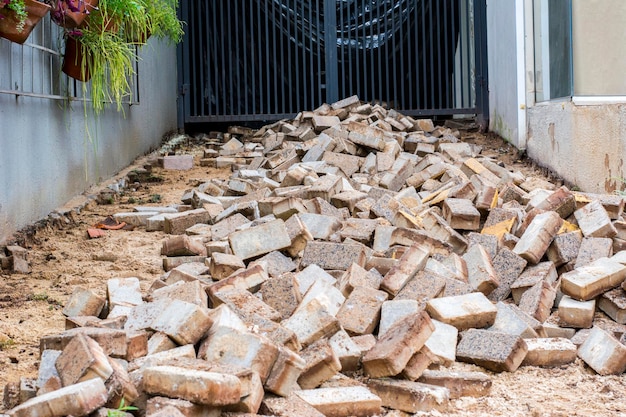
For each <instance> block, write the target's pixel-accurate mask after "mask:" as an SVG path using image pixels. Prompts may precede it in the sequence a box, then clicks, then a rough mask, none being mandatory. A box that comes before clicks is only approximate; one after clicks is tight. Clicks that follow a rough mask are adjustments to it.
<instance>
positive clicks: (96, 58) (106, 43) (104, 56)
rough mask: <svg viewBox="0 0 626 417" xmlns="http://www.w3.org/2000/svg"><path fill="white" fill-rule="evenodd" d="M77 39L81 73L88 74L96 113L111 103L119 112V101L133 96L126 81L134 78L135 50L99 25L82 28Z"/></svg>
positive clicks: (116, 34) (116, 33) (120, 103)
mask: <svg viewBox="0 0 626 417" xmlns="http://www.w3.org/2000/svg"><path fill="white" fill-rule="evenodd" d="M81 31H82V36H80V37H78V38H77V40H78V42H79V45H80V48H81V52H82V54H81V55H82V61H81V63H80V65H81V71H83V72H85V73H86V72H87V71H88V72H89V73H90V74H91V99H92V100H93V108H94V111H95V112H96V113H100V112H101V111H102V110H103V109H104V106H105V104H106V103H108V102H113V103H115V104H116V105H117V109H118V111H119V110H121V109H122V102H123V100H124V99H125V98H126V97H129V96H130V95H131V94H132V88H131V85H130V82H129V79H130V77H131V76H132V75H134V73H135V70H134V67H133V62H134V61H135V60H136V59H137V56H136V53H135V49H134V47H133V46H132V45H130V44H129V43H127V42H126V41H125V40H124V39H122V38H121V37H120V34H119V33H118V32H112V31H107V30H104V28H103V27H100V26H98V25H89V27H87V28H85V29H81Z"/></svg>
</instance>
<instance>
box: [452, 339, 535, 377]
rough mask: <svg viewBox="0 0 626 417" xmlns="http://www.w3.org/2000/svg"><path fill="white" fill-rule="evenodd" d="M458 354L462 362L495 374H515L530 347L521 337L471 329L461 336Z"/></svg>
mask: <svg viewBox="0 0 626 417" xmlns="http://www.w3.org/2000/svg"><path fill="white" fill-rule="evenodd" d="M456 352H457V358H458V359H459V360H460V361H463V362H468V363H473V364H476V365H479V366H482V367H483V368H485V369H488V370H490V371H493V372H503V371H506V372H514V371H515V370H516V369H517V368H518V367H519V366H520V365H521V363H522V361H523V360H524V358H525V357H526V353H527V352H528V347H527V345H526V343H525V342H524V340H523V339H522V338H521V337H519V336H515V335H511V334H507V333H501V332H492V331H489V330H482V329H469V330H467V331H465V332H464V333H463V334H462V335H461V341H460V342H459V344H458V346H457V351H456Z"/></svg>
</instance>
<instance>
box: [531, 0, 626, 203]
mask: <svg viewBox="0 0 626 417" xmlns="http://www.w3.org/2000/svg"><path fill="white" fill-rule="evenodd" d="M624 22H626V2H625V1H624V0H574V1H573V3H572V43H573V45H572V49H573V61H574V63H573V65H574V68H573V73H574V96H573V97H572V98H571V99H567V100H565V101H563V100H561V101H552V102H543V103H539V104H537V105H534V106H532V107H529V109H528V112H527V117H528V141H527V148H526V149H527V152H528V155H529V156H530V157H531V158H532V159H533V160H535V161H536V162H538V163H539V164H540V165H542V166H544V167H547V168H549V169H551V170H552V171H554V172H555V173H557V174H558V175H559V176H561V177H563V179H565V180H566V181H567V182H569V183H570V184H572V185H576V186H577V187H579V188H580V189H582V190H584V191H589V192H598V193H612V192H614V191H615V190H616V189H620V190H623V189H624V182H623V181H622V179H624V178H626V169H625V167H624V157H625V155H626V99H624V97H623V96H625V95H626V75H625V74H626V72H625V68H626V26H625V25H624ZM527 55H528V54H527ZM526 59H527V60H530V59H532V56H527V57H526ZM616 96H622V97H621V98H620V97H616Z"/></svg>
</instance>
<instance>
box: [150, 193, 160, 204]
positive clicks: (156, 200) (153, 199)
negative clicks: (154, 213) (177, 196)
mask: <svg viewBox="0 0 626 417" xmlns="http://www.w3.org/2000/svg"><path fill="white" fill-rule="evenodd" d="M149 201H150V202H151V203H160V202H161V194H152V195H151V196H150V200H149Z"/></svg>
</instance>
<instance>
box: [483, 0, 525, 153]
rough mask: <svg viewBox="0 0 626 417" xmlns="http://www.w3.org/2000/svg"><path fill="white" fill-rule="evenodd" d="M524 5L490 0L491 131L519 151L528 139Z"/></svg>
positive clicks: (521, 0) (521, 1)
mask: <svg viewBox="0 0 626 417" xmlns="http://www.w3.org/2000/svg"><path fill="white" fill-rule="evenodd" d="M523 5H524V0H487V25H488V28H487V49H488V53H489V58H488V65H489V108H490V114H489V129H490V130H491V131H494V132H496V133H498V134H499V135H500V136H502V137H503V138H504V139H505V140H507V141H509V142H511V143H512V144H513V145H515V146H517V147H518V148H520V147H523V146H524V142H523V139H524V137H525V134H524V131H525V120H524V117H525V111H522V110H523V108H525V106H524V105H523V103H525V97H526V89H525V88H526V87H525V85H526V84H525V79H524V68H525V65H526V62H525V60H524V50H525V48H524V20H523V16H524V13H523ZM520 10H521V15H520V16H518V14H520ZM520 25H521V27H520ZM520 65H521V66H520ZM522 85H523V86H524V87H523V89H521V88H522ZM520 89H521V90H520ZM520 91H521V95H520ZM520 128H524V129H522V131H520Z"/></svg>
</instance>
